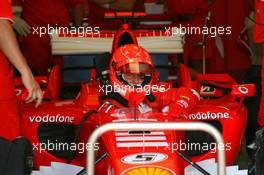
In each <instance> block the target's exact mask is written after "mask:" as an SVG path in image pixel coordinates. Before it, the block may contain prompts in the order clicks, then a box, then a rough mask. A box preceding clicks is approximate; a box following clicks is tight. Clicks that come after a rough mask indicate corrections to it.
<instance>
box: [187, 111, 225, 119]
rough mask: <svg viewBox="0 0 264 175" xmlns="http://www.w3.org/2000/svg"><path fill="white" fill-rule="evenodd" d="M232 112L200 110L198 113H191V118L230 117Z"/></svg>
mask: <svg viewBox="0 0 264 175" xmlns="http://www.w3.org/2000/svg"><path fill="white" fill-rule="evenodd" d="M229 118H230V114H229V113H228V112H224V113H223V112H209V111H208V112H198V113H196V114H189V119H191V120H206V119H207V120H208V119H212V120H216V119H229Z"/></svg>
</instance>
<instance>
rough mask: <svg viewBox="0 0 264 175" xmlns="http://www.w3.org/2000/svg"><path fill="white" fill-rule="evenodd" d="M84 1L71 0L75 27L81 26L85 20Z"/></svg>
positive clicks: (70, 5) (70, 4)
mask: <svg viewBox="0 0 264 175" xmlns="http://www.w3.org/2000/svg"><path fill="white" fill-rule="evenodd" d="M84 1H85V0H70V1H69V3H68V6H69V8H71V10H70V11H71V12H72V16H73V22H74V26H77V27H79V26H81V25H82V21H83V18H84Z"/></svg>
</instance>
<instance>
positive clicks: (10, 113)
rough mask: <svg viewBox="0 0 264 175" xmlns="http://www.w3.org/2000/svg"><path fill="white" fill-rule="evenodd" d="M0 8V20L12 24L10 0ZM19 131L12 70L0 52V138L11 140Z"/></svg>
mask: <svg viewBox="0 0 264 175" xmlns="http://www.w3.org/2000/svg"><path fill="white" fill-rule="evenodd" d="M0 7H1V8H0V19H7V20H9V21H10V22H13V21H12V11H11V2H10V0H0ZM0 32H1V31H0ZM19 131H20V130H19V115H18V109H17V102H16V96H15V90H14V82H13V69H12V66H11V65H10V63H9V62H8V60H7V59H6V57H5V56H4V54H3V52H2V51H1V50H0V137H4V138H5V139H8V140H13V139H14V138H15V137H17V136H18V135H19V133H20V132H19Z"/></svg>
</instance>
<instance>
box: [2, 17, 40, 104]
mask: <svg viewBox="0 0 264 175" xmlns="http://www.w3.org/2000/svg"><path fill="white" fill-rule="evenodd" d="M0 31H1V32H0V50H1V51H2V52H3V53H4V54H5V56H6V57H7V59H8V60H9V61H10V62H11V63H12V64H13V65H14V66H15V67H16V68H17V70H18V71H19V72H20V73H21V77H22V81H23V84H24V86H25V88H26V89H27V90H28V93H29V94H28V97H27V102H32V101H33V100H36V102H37V103H36V107H37V106H39V104H40V103H41V101H42V91H41V89H40V87H39V85H38V83H37V82H36V81H35V79H34V77H33V75H32V72H31V70H30V68H29V66H28V65H27V62H26V59H25V58H24V56H23V55H22V53H21V52H20V49H19V47H18V44H17V41H16V37H15V34H14V32H13V30H12V27H11V25H10V23H9V21H7V20H5V19H0Z"/></svg>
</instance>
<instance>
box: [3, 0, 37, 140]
mask: <svg viewBox="0 0 264 175" xmlns="http://www.w3.org/2000/svg"><path fill="white" fill-rule="evenodd" d="M0 7H1V10H0V80H1V81H0V137H2V138H4V139H7V140H14V139H15V138H16V137H17V136H19V135H20V129H19V114H18V108H17V102H16V96H15V88H14V82H13V69H12V66H11V64H10V63H12V64H13V65H14V66H15V67H16V68H17V69H18V71H19V72H20V73H21V76H22V80H23V83H24V85H25V87H26V88H27V89H28V91H29V95H28V97H27V100H28V102H31V101H33V100H36V101H37V104H36V106H38V105H39V104H40V103H41V100H42V91H41V89H40V87H39V85H38V84H37V82H36V81H35V80H34V77H33V75H32V73H31V71H30V69H29V67H28V65H27V63H26V60H25V58H24V57H23V55H22V54H21V52H20V50H19V47H18V45H17V42H16V37H15V35H14V33H13V30H12V27H11V26H10V23H13V21H12V11H11V4H10V0H0Z"/></svg>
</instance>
